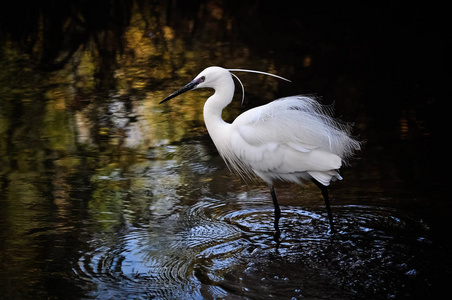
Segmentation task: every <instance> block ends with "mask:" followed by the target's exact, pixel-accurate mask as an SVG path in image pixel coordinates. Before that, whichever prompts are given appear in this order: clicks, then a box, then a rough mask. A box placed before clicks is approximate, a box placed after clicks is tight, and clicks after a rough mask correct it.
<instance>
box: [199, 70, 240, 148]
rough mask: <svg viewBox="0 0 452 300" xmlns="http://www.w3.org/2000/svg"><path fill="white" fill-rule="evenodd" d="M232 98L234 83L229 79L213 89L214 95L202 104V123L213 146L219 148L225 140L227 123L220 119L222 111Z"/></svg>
mask: <svg viewBox="0 0 452 300" xmlns="http://www.w3.org/2000/svg"><path fill="white" fill-rule="evenodd" d="M233 96H234V81H233V80H232V78H231V77H229V80H224V81H223V82H222V84H219V85H217V86H216V87H215V93H214V94H213V95H212V96H210V97H209V99H207V101H206V103H205V104H204V122H205V124H206V127H207V131H208V132H209V135H210V137H211V138H212V140H213V142H214V144H215V146H216V147H217V148H221V147H222V145H221V141H222V140H224V139H225V138H226V135H227V131H228V128H229V126H230V124H229V123H226V122H225V121H223V119H222V118H221V113H222V111H223V109H224V108H225V107H226V106H228V104H229V103H231V101H232V98H233Z"/></svg>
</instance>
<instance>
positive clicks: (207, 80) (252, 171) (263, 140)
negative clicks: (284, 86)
mask: <svg viewBox="0 0 452 300" xmlns="http://www.w3.org/2000/svg"><path fill="white" fill-rule="evenodd" d="M231 71H246V72H255V73H261V74H266V75H270V76H274V77H278V78H281V79H284V80H287V79H285V78H282V77H279V76H276V75H273V74H269V73H265V72H259V71H252V70H241V69H229V70H228V69H224V68H221V67H209V68H207V69H205V70H204V71H202V72H201V73H200V74H199V75H198V76H196V78H195V79H194V80H192V81H191V82H190V83H188V84H187V85H185V86H184V87H182V88H181V89H179V90H177V91H176V92H174V93H173V94H171V95H169V96H168V97H166V98H165V99H163V100H162V101H161V102H160V103H163V102H165V101H168V100H170V99H172V98H174V97H176V96H178V95H180V94H182V93H184V92H187V91H189V90H193V89H198V88H213V89H214V90H215V93H214V94H213V95H212V96H211V97H209V98H208V99H207V101H206V102H205V105H204V121H205V124H206V127H207V130H208V132H209V135H210V137H211V138H212V140H213V142H214V144H215V146H216V148H217V150H218V152H219V153H220V155H221V157H222V158H223V159H224V161H225V162H226V164H227V165H228V167H229V169H231V170H232V171H235V172H236V173H238V174H239V175H240V176H241V177H243V178H253V177H255V176H256V175H257V176H258V177H260V178H262V179H263V180H264V181H265V182H266V183H267V184H268V186H269V188H270V193H271V196H272V199H273V204H274V211H275V223H274V226H275V230H276V234H275V236H277V237H279V235H280V230H279V226H278V223H279V219H280V216H281V210H280V207H279V204H278V200H277V198H276V194H275V190H274V187H273V184H274V182H275V181H276V180H282V181H286V182H294V183H297V184H300V185H301V184H302V181H304V180H312V181H313V182H314V183H315V184H316V185H317V186H318V187H319V188H320V190H321V192H322V196H323V198H324V200H325V205H326V210H327V214H328V219H329V223H330V229H331V231H332V232H334V225H333V217H332V214H331V209H330V203H329V197H328V191H327V186H328V185H329V184H330V181H332V180H336V179H342V177H341V176H340V175H339V173H338V169H339V168H340V167H341V165H342V163H343V162H346V161H347V159H348V158H350V157H351V156H352V155H353V153H354V152H355V151H356V150H359V149H360V143H359V142H358V141H356V140H355V139H353V138H352V137H351V136H350V126H348V125H346V124H345V123H341V122H339V121H337V120H335V119H333V118H332V116H331V113H330V111H328V110H326V109H325V108H324V107H323V106H322V105H321V104H320V103H318V102H317V101H316V100H314V99H312V98H309V97H304V96H292V97H286V98H282V99H277V100H275V101H273V102H270V103H269V104H266V105H262V106H259V107H256V108H253V109H250V110H248V111H246V112H244V113H242V114H241V115H239V116H238V117H237V118H236V119H235V120H234V121H233V122H232V123H231V124H229V123H227V122H225V121H224V120H223V119H222V118H221V113H222V110H223V109H224V108H225V107H226V106H227V105H228V104H229V103H231V101H232V98H233V95H234V89H235V88H234V80H233V77H232V75H233V76H235V75H234V74H232V73H231ZM235 77H236V78H237V79H238V77H237V76H235ZM287 81H289V80H287ZM239 82H240V80H239ZM240 84H241V86H242V90H243V85H242V83H241V82H240ZM242 100H243V99H242Z"/></svg>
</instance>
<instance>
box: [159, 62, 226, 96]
mask: <svg viewBox="0 0 452 300" xmlns="http://www.w3.org/2000/svg"><path fill="white" fill-rule="evenodd" d="M228 78H229V80H232V79H231V73H230V72H229V71H228V70H226V69H223V68H221V67H209V68H207V69H205V70H204V71H202V72H201V73H199V74H198V76H196V77H195V79H193V80H192V81H190V82H189V83H188V84H186V85H185V86H184V87H182V88H180V89H178V90H177V91H175V92H174V93H172V94H171V95H169V96H168V97H166V98H165V99H163V100H162V101H160V103H163V102H166V101H168V100H170V99H172V98H174V97H176V96H178V95H180V94H183V93H185V92H188V91H191V90H194V89H197V88H214V89H215V88H217V87H218V86H219V85H221V81H223V80H225V79H226V80H228Z"/></svg>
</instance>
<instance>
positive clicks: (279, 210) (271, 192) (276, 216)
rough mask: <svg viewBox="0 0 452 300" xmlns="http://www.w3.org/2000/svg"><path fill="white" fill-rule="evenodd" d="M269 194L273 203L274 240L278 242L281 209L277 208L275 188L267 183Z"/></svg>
mask: <svg viewBox="0 0 452 300" xmlns="http://www.w3.org/2000/svg"><path fill="white" fill-rule="evenodd" d="M268 187H269V188H270V194H271V195H272V199H273V205H274V207H275V240H276V241H277V242H278V241H279V237H280V235H281V231H280V230H279V219H280V218H281V209H280V208H279V203H278V199H276V193H275V189H274V188H273V185H272V184H269V185H268Z"/></svg>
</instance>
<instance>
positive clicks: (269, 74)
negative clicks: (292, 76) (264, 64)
mask: <svg viewBox="0 0 452 300" xmlns="http://www.w3.org/2000/svg"><path fill="white" fill-rule="evenodd" d="M227 70H228V71H229V72H248V73H257V74H262V75H267V76H272V77H276V78H278V79H282V80H285V81H288V82H292V81H290V80H289V79H287V78H284V77H281V76H278V75H275V74H271V73H267V72H262V71H256V70H246V69H227ZM231 75H232V76H234V77H235V78H236V79H237V81H238V82H239V83H240V86H241V87H242V104H243V101H244V100H245V88H244V86H243V84H242V81H241V80H240V78H239V77H238V76H237V75H235V74H234V73H231Z"/></svg>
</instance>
